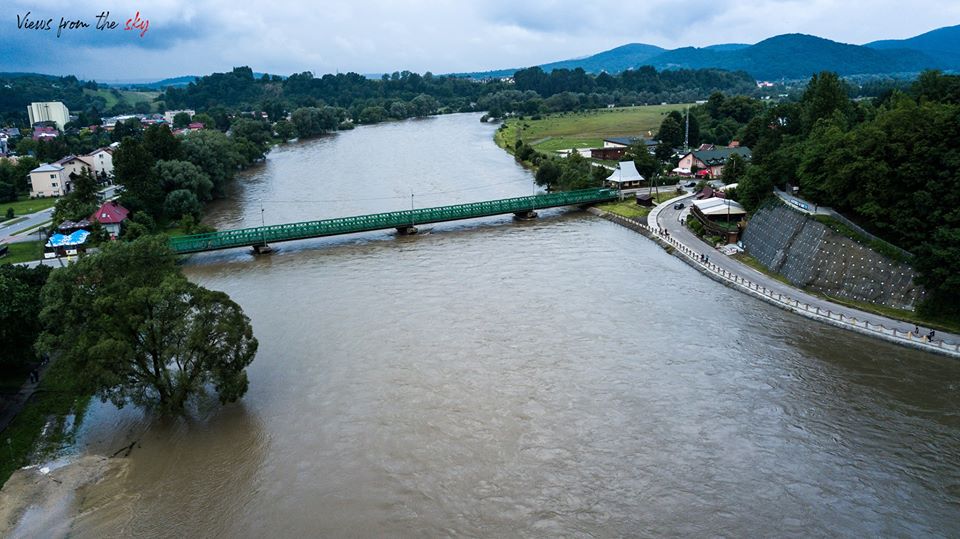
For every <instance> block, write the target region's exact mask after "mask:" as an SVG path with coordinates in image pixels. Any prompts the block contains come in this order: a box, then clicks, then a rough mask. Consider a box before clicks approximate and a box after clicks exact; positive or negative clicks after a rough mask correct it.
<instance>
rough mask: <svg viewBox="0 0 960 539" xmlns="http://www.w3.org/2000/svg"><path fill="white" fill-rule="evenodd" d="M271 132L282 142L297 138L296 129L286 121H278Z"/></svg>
mask: <svg viewBox="0 0 960 539" xmlns="http://www.w3.org/2000/svg"><path fill="white" fill-rule="evenodd" d="M273 130H274V131H276V133H277V136H278V137H280V140H283V141H288V140H290V139H292V138H296V137H297V128H295V127H294V126H293V124H292V123H290V122H289V121H287V120H278V121H277V123H276V124H274V125H273Z"/></svg>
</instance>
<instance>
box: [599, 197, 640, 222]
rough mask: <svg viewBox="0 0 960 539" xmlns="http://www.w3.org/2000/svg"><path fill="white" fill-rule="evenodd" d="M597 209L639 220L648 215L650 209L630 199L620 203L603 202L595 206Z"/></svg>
mask: <svg viewBox="0 0 960 539" xmlns="http://www.w3.org/2000/svg"><path fill="white" fill-rule="evenodd" d="M597 209H600V210H603V211H608V212H610V213H615V214H617V215H619V216H621V217H626V218H628V219H640V218H642V217H646V216H647V215H648V214H649V213H650V208H646V207H644V206H640V205H638V204H637V202H636V200H634V199H632V198H627V199H626V200H624V201H622V202H605V203H603V204H597Z"/></svg>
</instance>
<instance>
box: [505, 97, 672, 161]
mask: <svg viewBox="0 0 960 539" xmlns="http://www.w3.org/2000/svg"><path fill="white" fill-rule="evenodd" d="M686 106H687V105H649V106H645V107H621V108H615V109H592V110H587V111H582V112H564V113H557V114H549V115H545V116H543V117H542V118H541V119H540V120H531V119H530V117H525V118H524V119H523V120H520V119H518V118H510V119H508V120H507V121H506V126H507V127H506V128H505V129H502V130H500V131H499V132H498V133H497V143H498V144H500V145H501V146H510V147H513V144H514V143H515V142H516V140H517V129H518V128H519V129H520V136H521V138H522V139H523V140H524V141H526V142H527V143H528V144H531V145H532V146H533V147H534V148H536V149H537V150H539V151H541V152H544V153H548V152H553V151H556V150H562V149H566V148H596V147H599V146H602V145H603V139H604V138H606V137H616V136H637V135H641V136H644V137H648V136H653V134H654V133H656V131H657V129H658V128H659V127H660V122H662V121H663V117H664V116H665V115H666V114H667V113H668V112H670V111H672V110H677V111H683V110H684V108H685V107H686Z"/></svg>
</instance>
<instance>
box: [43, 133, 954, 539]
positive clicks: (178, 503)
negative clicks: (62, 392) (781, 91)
mask: <svg viewBox="0 0 960 539" xmlns="http://www.w3.org/2000/svg"><path fill="white" fill-rule="evenodd" d="M493 129H494V128H493V127H492V126H488V125H483V124H480V123H479V122H478V121H477V116H475V115H456V116H446V117H438V118H431V119H428V120H422V121H407V122H400V123H393V124H387V125H380V126H373V127H365V128H359V129H356V130H354V131H350V132H344V133H340V134H337V135H335V136H331V137H328V138H323V139H319V140H312V141H307V142H302V143H297V144H292V145H287V146H285V147H283V148H279V149H277V150H275V151H274V152H273V153H271V154H270V157H269V159H268V160H267V163H266V164H264V165H263V166H261V167H259V168H257V169H256V170H253V171H250V172H248V173H245V174H244V175H243V176H242V177H241V178H240V180H239V181H238V182H237V184H236V186H235V190H234V192H233V193H232V195H231V197H230V199H229V200H228V201H226V202H224V203H222V204H220V205H219V206H217V207H216V208H215V211H214V212H213V214H212V215H211V217H210V221H211V222H212V223H214V224H216V225H217V226H220V227H232V226H240V225H257V224H259V222H260V218H261V216H260V201H261V200H262V201H263V207H264V219H265V221H266V222H267V223H268V224H270V223H280V222H288V221H297V220H306V219H312V218H322V217H331V216H340V215H350V214H357V213H372V212H376V211H386V210H395V209H404V208H408V207H409V205H410V193H411V190H412V191H413V192H414V204H415V205H417V206H418V207H423V206H430V205H440V204H445V203H454V202H463V201H473V200H483V199H489V198H499V197H505V196H514V195H525V194H528V193H529V192H530V190H531V176H530V174H529V173H528V172H526V171H524V170H523V169H521V168H519V167H518V166H517V165H516V164H514V162H513V160H512V158H510V157H509V156H507V155H506V154H505V153H503V152H502V151H501V150H499V149H498V148H496V147H495V146H494V145H493V143H492V140H491V136H492V132H493ZM427 228H429V227H427ZM428 232H429V233H426V234H422V235H419V236H415V237H409V238H398V237H395V236H394V234H393V233H392V232H382V233H370V234H363V235H356V236H346V237H340V238H333V239H325V240H313V241H304V242H300V243H290V244H281V245H279V247H280V251H279V252H278V253H275V254H274V255H271V256H267V257H261V258H254V257H253V256H252V255H250V254H249V253H247V252H246V251H245V250H236V251H227V252H221V253H213V254H208V255H202V256H196V257H194V258H192V259H191V260H190V261H189V262H188V263H187V265H186V267H185V271H186V273H187V275H188V276H189V277H190V278H191V279H192V280H194V281H196V282H198V283H201V284H203V285H204V286H207V287H209V288H213V289H217V290H223V291H226V292H227V293H229V294H230V295H231V296H232V297H233V298H234V299H235V300H236V301H237V302H238V303H240V304H241V305H242V306H243V308H244V310H245V311H246V313H247V314H248V315H249V316H250V318H251V320H252V322H253V327H254V330H255V333H256V335H257V337H258V338H259V340H260V351H259V354H258V356H257V359H256V360H255V361H254V363H253V365H252V366H251V367H250V368H249V377H250V391H249V393H248V394H247V395H246V397H245V398H244V399H243V400H242V402H240V403H239V404H237V405H232V406H228V407H225V408H220V407H219V406H217V405H213V404H201V405H200V406H199V407H198V409H197V410H195V411H194V412H193V413H192V414H191V417H189V418H186V419H181V420H176V421H166V422H162V421H157V420H151V419H149V418H144V417H143V416H142V414H140V413H139V412H137V411H135V410H131V409H123V410H121V411H117V410H116V409H114V408H112V407H111V406H108V405H102V404H95V405H93V406H92V407H91V411H90V413H89V414H88V417H87V418H86V420H85V422H84V428H83V432H82V433H81V436H80V439H81V441H80V451H81V452H82V453H86V454H112V453H113V452H114V451H116V450H117V449H118V448H120V447H122V446H125V445H128V444H129V443H130V442H131V441H133V440H139V444H138V445H137V446H136V447H135V449H134V450H133V452H132V453H131V455H130V457H129V466H128V467H127V468H126V469H125V471H124V473H123V474H121V475H119V476H116V477H111V478H109V479H108V480H106V481H104V482H102V483H100V484H98V485H96V486H93V487H90V488H87V489H83V491H82V492H80V493H78V495H77V497H76V500H74V502H73V504H74V507H73V508H72V509H71V511H72V513H73V514H74V515H75V516H74V518H73V520H72V522H70V523H69V524H68V525H67V527H68V528H69V529H70V532H69V533H70V534H71V535H72V536H74V537H104V536H127V537H133V536H135V537H344V536H347V537H422V536H427V537H438V536H439V537H445V536H468V537H558V536H565V537H622V536H632V537H633V536H639V537H664V536H668V537H705V536H727V537H782V536H793V537H811V536H813V537H837V536H841V537H872V536H895V537H919V536H954V537H955V536H957V535H958V534H960V518H958V517H960V394H958V390H960V387H958V380H960V363H958V362H955V361H952V360H949V359H944V358H941V357H938V356H932V355H926V354H923V353H919V352H914V351H910V350H906V349H903V348H898V347H895V346H892V345H887V344H884V343H881V342H875V341H872V340H869V339H866V338H864V337H861V336H859V335H856V334H852V333H847V332H843V331H840V330H837V329H834V328H831V327H828V326H824V325H820V324H816V323H814V322H811V321H808V320H806V319H804V318H800V317H798V316H794V315H791V314H788V313H786V312H784V311H780V310H778V309H775V308H773V307H771V306H768V305H766V304H764V303H761V302H759V301H757V300H754V299H751V298H749V297H747V296H744V295H742V294H739V293H737V292H735V291H732V290H730V289H727V288H725V287H723V286H721V285H719V284H717V283H715V282H713V281H711V280H709V279H707V278H705V277H703V276H701V275H700V274H698V273H697V272H696V271H694V270H693V269H691V268H689V267H688V266H686V265H684V264H683V263H682V262H681V261H679V260H678V259H676V258H674V257H672V256H670V255H668V254H667V253H665V252H664V251H663V250H662V249H661V248H659V247H657V246H655V245H654V244H653V243H652V242H650V241H648V240H647V239H645V238H643V237H641V236H639V235H637V234H635V233H633V232H631V231H628V230H626V229H623V228H621V227H618V226H616V225H614V224H611V223H609V222H606V221H603V220H600V219H598V218H595V217H593V216H591V215H589V214H586V213H581V212H576V211H563V210H556V211H548V212H544V213H543V214H542V216H541V218H540V219H538V220H536V221H533V222H524V223H519V222H514V221H512V220H511V219H509V218H492V219H483V220H477V221H468V222H462V223H457V224H446V225H437V226H434V227H433V228H432V230H430V231H428ZM41 531H42V530H41ZM28 535H29V534H28Z"/></svg>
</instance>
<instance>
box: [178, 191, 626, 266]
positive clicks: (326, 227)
mask: <svg viewBox="0 0 960 539" xmlns="http://www.w3.org/2000/svg"><path fill="white" fill-rule="evenodd" d="M615 198H617V191H615V190H613V189H581V190H579V191H566V192H561V193H548V194H545V195H537V196H528V197H517V198H505V199H501V200H488V201H485V202H472V203H468V204H454V205H452V206H439V207H435V208H422V209H415V210H404V211H394V212H387V213H375V214H371V215H358V216H355V217H339V218H335V219H323V220H319V221H305V222H301V223H288V224H284V225H270V226H261V227H254V228H240V229H236V230H222V231H218V232H210V233H207V234H193V235H190V236H178V237H175V238H171V239H170V247H171V248H172V249H173V250H174V251H175V252H177V253H182V254H186V253H198V252H202V251H214V250H217V249H230V248H232V247H247V246H253V245H263V244H268V243H279V242H282V241H292V240H300V239H307V238H319V237H323V236H336V235H339V234H352V233H355V232H367V231H371V230H382V229H386V228H404V227H408V226H415V225H420V224H429V223H440V222H444V221H457V220H460V219H473V218H476V217H487V216H491V215H500V214H504V213H517V212H523V211H529V210H536V209H544V208H556V207H560V206H571V205H578V204H593V203H595V202H604V201H608V200H613V199H615Z"/></svg>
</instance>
